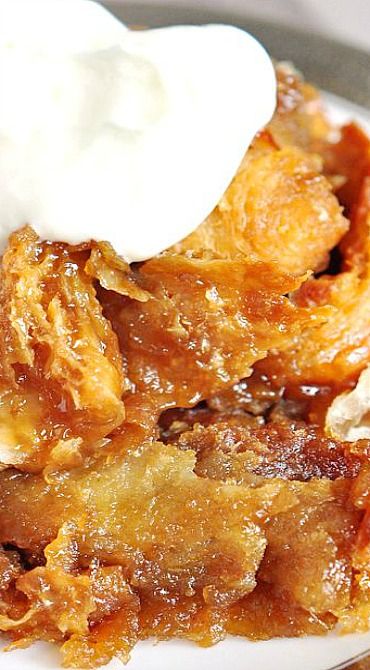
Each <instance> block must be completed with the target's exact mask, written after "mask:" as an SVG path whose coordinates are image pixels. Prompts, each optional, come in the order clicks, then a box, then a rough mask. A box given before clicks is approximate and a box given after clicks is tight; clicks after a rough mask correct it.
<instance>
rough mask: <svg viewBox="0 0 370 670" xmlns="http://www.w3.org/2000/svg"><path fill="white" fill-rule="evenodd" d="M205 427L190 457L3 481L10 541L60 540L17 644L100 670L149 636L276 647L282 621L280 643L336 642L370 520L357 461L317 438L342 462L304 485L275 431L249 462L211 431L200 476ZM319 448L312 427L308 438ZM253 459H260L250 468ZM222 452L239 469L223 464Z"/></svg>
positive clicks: (137, 458) (186, 448)
mask: <svg viewBox="0 0 370 670" xmlns="http://www.w3.org/2000/svg"><path fill="white" fill-rule="evenodd" d="M211 428H212V431H213V435H212V432H211ZM275 429H276V430H278V428H277V427H275ZM197 430H199V429H196V428H195V429H194V432H195V435H193V436H192V438H191V434H189V433H188V434H186V433H184V436H183V437H184V438H185V439H186V440H187V444H186V445H185V443H184V441H182V443H181V444H180V443H179V446H181V449H179V448H178V447H175V446H169V445H167V446H165V445H163V444H160V443H154V444H147V445H143V446H142V447H141V448H140V449H139V450H136V451H133V452H132V453H128V454H127V455H126V456H120V457H118V456H117V457H115V458H112V459H110V460H109V461H99V460H98V461H96V462H95V463H94V464H91V465H87V466H85V467H83V468H79V469H74V470H72V471H70V472H69V473H66V472H64V473H60V474H59V473H55V474H54V475H49V476H48V481H45V480H44V478H43V477H42V476H41V475H33V474H23V473H16V471H14V470H11V469H9V470H7V471H5V472H3V473H2V474H1V476H0V492H1V498H0V529H1V536H0V540H1V541H3V542H5V543H12V544H13V545H16V546H18V547H22V549H23V550H24V549H28V550H33V549H34V547H37V546H39V547H40V546H45V544H46V543H47V542H49V545H48V546H47V548H46V550H45V557H46V564H45V565H44V566H41V567H36V568H34V569H32V570H29V571H28V572H26V573H25V574H22V575H21V576H19V577H18V579H17V581H16V585H17V591H18V592H20V593H21V594H24V595H25V596H26V597H27V601H26V602H25V603H24V607H23V612H22V615H21V616H20V612H19V605H17V603H16V602H15V604H14V608H13V607H12V602H11V603H10V605H8V606H7V607H6V609H5V611H4V610H3V611H4V614H3V616H1V617H0V625H1V627H2V629H3V630H6V631H7V632H8V634H9V635H10V636H11V638H12V639H13V640H14V641H18V642H19V643H22V644H23V643H24V641H26V640H28V641H29V640H31V639H35V638H38V639H39V638H43V639H52V640H57V641H59V642H64V646H63V653H64V654H65V658H66V661H67V662H68V663H73V664H76V663H77V662H78V664H79V667H91V666H93V665H94V664H98V663H102V662H105V661H106V660H109V658H110V657H111V656H112V655H113V654H114V653H116V652H119V653H120V654H121V656H122V657H125V655H126V654H127V653H128V651H129V648H130V645H132V644H133V643H134V641H135V639H136V638H137V637H138V636H140V637H145V636H146V635H149V634H153V633H154V634H157V635H159V636H160V637H166V636H171V635H172V634H179V635H183V636H188V637H190V638H191V639H194V640H196V641H197V642H199V643H200V644H203V645H207V644H211V643H213V642H215V641H217V639H218V638H219V637H220V635H221V637H222V635H224V634H225V633H226V632H227V631H233V632H238V631H239V632H242V631H243V634H244V635H247V636H249V637H252V638H254V639H261V638H267V637H269V636H270V635H271V623H270V622H269V616H268V612H271V611H273V612H274V613H275V616H276V617H277V620H276V621H274V623H273V631H274V634H280V635H284V634H285V633H287V634H295V633H296V632H298V631H299V632H300V633H303V632H306V633H307V632H316V633H320V632H321V633H323V632H325V631H326V630H328V629H329V628H330V627H332V626H333V625H334V623H335V621H336V620H337V618H338V617H339V616H340V614H339V613H342V612H343V613H344V614H346V615H348V611H349V608H350V607H351V606H352V603H351V600H350V599H351V570H352V568H351V551H352V548H353V545H354V542H355V537H356V532H357V531H358V528H359V524H360V522H361V518H362V512H361V511H359V510H356V508H355V507H354V505H353V502H352V501H351V498H350V492H351V486H352V480H351V477H353V476H354V472H355V471H357V468H358V465H359V464H358V463H357V462H356V459H354V461H353V462H352V461H351V460H350V459H349V460H348V466H347V463H346V461H345V457H344V453H343V450H344V445H341V444H336V443H334V442H333V441H332V442H331V444H329V441H327V444H325V440H324V438H323V437H322V438H320V437H318V436H316V439H318V440H319V442H320V440H321V447H320V448H321V449H322V451H323V452H325V451H327V452H328V451H331V452H332V465H331V466H330V467H331V470H330V475H331V476H332V477H333V480H330V479H329V478H327V477H325V476H324V477H322V478H321V479H318V478H317V477H316V476H314V477H313V478H311V479H308V480H307V481H298V480H297V479H295V478H294V476H295V472H296V471H297V457H296V453H294V450H292V449H291V452H290V453H291V454H292V455H291V458H290V460H291V466H290V467H288V468H283V469H282V470H280V472H279V475H278V476H273V473H272V472H271V471H270V470H269V464H268V463H267V459H266V454H268V452H269V451H271V452H274V450H275V440H272V442H271V445H272V446H271V447H270V443H269V439H270V438H271V434H272V431H271V432H267V431H265V432H263V431H262V429H261V431H262V432H260V434H259V440H256V439H255V440H254V441H253V440H249V441H248V442H247V444H244V445H241V444H240V440H239V444H238V448H239V450H240V451H237V450H236V449H235V448H234V447H233V446H232V444H231V442H230V440H229V441H228V442H226V441H225V440H224V433H225V426H224V425H223V424H214V425H213V426H211V427H209V428H205V429H203V431H204V432H205V433H206V434H207V432H208V436H209V437H208V439H207V440H206V441H207V444H206V446H205V445H204V439H205V438H204V436H203V446H202V447H199V449H200V451H199V452H198V454H197V458H198V459H199V460H198V464H197V465H196V466H195V454H194V451H193V447H194V441H195V442H197V443H198V445H199V444H200V443H201V442H202V439H200V438H199V439H198V438H197ZM296 430H297V432H298V429H296ZM215 431H217V433H218V434H219V437H220V439H219V440H217V439H216V441H215V435H214V433H215ZM241 432H243V426H242V427H241ZM300 432H301V435H300V441H299V438H296V439H298V444H299V445H300V447H301V451H302V453H303V454H304V450H305V449H304V446H303V447H302V434H303V435H304V432H305V431H304V428H303V427H301V429H300ZM284 434H285V433H284V430H282V433H281V435H280V439H281V451H283V447H284V444H283V442H284ZM311 437H312V430H309V429H307V435H306V438H305V439H306V440H307V441H308V442H309V441H310V438H311ZM116 439H119V438H116ZM287 439H288V442H289V437H288V438H287ZM290 439H292V436H290ZM263 442H264V444H263ZM303 442H304V439H303ZM323 445H324V446H323ZM287 446H288V443H287ZM244 447H245V448H246V450H245V451H243V448H244ZM288 448H289V446H288ZM248 451H249V455H250V456H253V453H254V454H255V462H254V463H253V458H250V463H249V465H248V458H246V457H247V455H248ZM261 453H262V454H263V455H262V458H261ZM217 455H219V456H221V457H222V456H224V457H227V458H228V459H229V466H230V467H228V468H227V469H225V467H224V462H222V463H221V462H220V463H219V464H217V463H216V461H217ZM242 455H243V456H244V457H245V458H244V462H243V466H244V468H243V469H242V468H240V462H241V461H240V457H241V456H242ZM304 457H307V455H306V454H304ZM274 458H276V456H275V454H274V453H273V454H272V459H274ZM286 460H287V461H289V456H286ZM298 460H299V459H298ZM336 460H338V465H337V467H336V466H335V465H334V463H335V461H336ZM359 460H360V459H359ZM256 463H257V467H258V463H259V466H261V467H260V469H259V471H258V474H256V471H255V467H256ZM323 463H324V465H323V469H322V472H321V474H328V472H327V471H325V468H326V470H328V466H327V465H325V457H324V458H323ZM194 468H195V472H194ZM308 468H309V466H308V467H306V470H305V472H306V476H308ZM288 471H289V472H290V476H291V479H290V480H288V479H285V478H284V475H285V474H286V473H287V472H288ZM298 471H299V467H298ZM313 474H314V475H317V474H318V471H317V470H315V471H314V472H313ZM343 474H345V475H346V476H347V477H348V478H347V479H346V478H343ZM266 475H267V477H266ZM298 476H299V475H298ZM10 501H11V505H10V504H9V503H10ZM31 528H32V534H31V533H30V529H31ZM54 538H56V539H54ZM287 565H289V566H290V569H289V570H288V571H287V569H286V566H287ZM256 582H257V583H258V587H257V590H256V591H255V590H254V589H255V586H256ZM45 594H47V597H46V596H45ZM279 594H280V595H279ZM249 595H251V600H249ZM138 596H139V598H140V606H139V600H138ZM259 602H260V603H261V609H260V610H259V611H258V616H257V619H256V621H254V619H251V613H252V612H253V608H254V607H256V603H259ZM279 603H280V604H279ZM184 608H185V614H181V611H182V610H183V609H184ZM186 611H188V612H189V611H190V612H192V613H193V614H192V616H191V619H190V620H189V617H188V616H187V615H186ZM288 613H289V614H288ZM344 614H343V615H344ZM289 617H290V619H291V623H290V624H289V625H288V624H287V620H288V619H289ZM313 617H314V620H313ZM166 620H167V628H165V629H163V628H162V626H163V624H164V621H166ZM217 621H219V622H220V623H221V628H220V627H217V634H215V633H213V632H212V630H213V628H212V625H213V626H215V623H216V622H217ZM181 622H182V623H181ZM212 622H213V624H212ZM180 624H181V625H180ZM181 627H182V630H181ZM118 630H121V632H122V637H120V636H119V635H118ZM89 664H90V665H89Z"/></svg>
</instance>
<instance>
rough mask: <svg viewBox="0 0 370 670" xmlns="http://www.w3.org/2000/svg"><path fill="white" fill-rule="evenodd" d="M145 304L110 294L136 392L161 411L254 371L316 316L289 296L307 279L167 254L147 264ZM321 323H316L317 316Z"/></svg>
mask: <svg viewBox="0 0 370 670" xmlns="http://www.w3.org/2000/svg"><path fill="white" fill-rule="evenodd" d="M136 276H137V281H138V283H139V285H140V286H141V287H142V288H144V289H145V290H146V291H147V292H149V293H150V294H151V296H152V297H151V299H150V300H148V301H147V302H144V303H139V302H138V301H132V300H126V301H125V302H124V303H122V301H118V303H117V299H116V297H115V296H113V297H111V295H110V294H109V295H107V294H105V295H104V296H103V297H102V301H103V305H104V307H105V313H106V314H107V316H108V318H109V319H110V321H111V323H112V325H113V328H114V330H115V332H116V333H117V335H118V339H119V343H120V348H121V351H122V352H123V354H124V356H125V358H126V360H127V373H128V376H129V378H130V380H131V381H132V382H133V383H134V388H135V394H141V395H142V396H145V397H148V396H149V397H151V398H152V399H154V402H155V403H156V404H157V407H158V408H159V409H161V408H165V407H170V406H180V407H187V406H191V405H194V404H195V403H197V402H199V401H200V400H201V399H203V398H207V397H209V396H210V395H212V394H214V393H217V392H218V391H219V390H222V389H224V388H228V387H229V386H231V385H232V384H233V383H235V382H237V381H239V380H240V379H241V378H243V377H245V376H248V375H249V374H250V372H251V366H252V365H253V363H255V361H257V360H259V359H260V358H263V357H264V356H265V355H266V352H267V350H268V349H272V348H274V349H281V348H283V347H286V346H288V345H289V344H290V342H291V341H292V339H293V340H294V338H295V337H296V336H297V335H298V334H299V333H300V332H301V329H302V327H304V325H305V324H306V323H307V322H308V321H309V320H310V318H311V317H310V313H309V310H300V309H297V308H296V307H295V306H294V305H292V303H291V301H290V300H289V299H288V298H286V297H284V293H288V292H289V291H292V290H294V288H296V287H297V286H299V285H300V284H301V282H302V278H300V279H296V278H293V277H291V276H289V275H284V274H282V273H280V271H279V270H278V269H277V267H276V266H271V265H267V264H264V263H259V262H250V261H243V260H240V261H230V260H206V259H190V258H185V257H183V256H162V257H159V258H156V259H153V260H150V261H148V262H146V263H143V264H142V265H141V267H140V268H139V270H138V271H137V275H136ZM315 322H316V321H315Z"/></svg>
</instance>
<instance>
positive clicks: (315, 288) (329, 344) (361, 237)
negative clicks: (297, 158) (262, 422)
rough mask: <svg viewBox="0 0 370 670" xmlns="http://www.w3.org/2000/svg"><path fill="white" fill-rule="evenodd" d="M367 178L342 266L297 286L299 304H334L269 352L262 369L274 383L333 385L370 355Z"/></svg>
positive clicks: (345, 378) (354, 375)
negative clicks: (283, 346) (289, 340)
mask: <svg viewBox="0 0 370 670" xmlns="http://www.w3.org/2000/svg"><path fill="white" fill-rule="evenodd" d="M369 226H370V181H369V178H368V177H366V178H365V179H364V180H363V182H362V185H361V188H360V190H359V199H358V201H357V202H356V205H355V206H353V208H352V221H351V229H350V231H349V233H348V235H346V236H345V238H344V239H343V241H342V244H341V252H342V258H343V265H344V271H343V272H340V273H339V274H337V275H334V276H330V275H323V276H321V277H319V278H316V279H315V278H313V279H309V280H308V281H307V282H305V284H303V286H302V287H301V288H300V289H299V290H298V291H297V293H296V295H295V300H296V303H297V305H299V306H301V307H310V308H311V309H312V308H315V307H317V308H322V307H323V306H324V305H326V306H328V305H330V306H332V307H333V310H332V312H331V313H328V318H327V320H326V322H325V323H323V324H321V325H319V327H318V328H315V329H312V330H311V329H310V328H308V329H306V331H305V332H303V333H302V335H301V336H300V338H299V342H298V343H295V344H293V345H292V346H291V347H289V348H288V349H287V350H286V351H284V352H283V353H282V354H281V355H280V353H278V354H276V355H274V356H272V357H268V358H267V359H266V361H264V362H263V363H262V364H261V366H260V372H264V373H266V374H268V375H270V376H274V379H275V380H276V382H277V384H278V385H280V384H284V385H286V384H288V385H289V384H293V385H294V384H299V383H300V384H302V383H305V384H329V385H330V384H332V385H338V386H339V387H340V385H343V386H345V385H346V383H347V384H348V382H351V381H352V380H356V379H357V377H358V375H359V373H360V372H361V370H362V369H363V368H364V367H365V366H366V365H367V364H368V362H369V360H370V314H369V309H368V305H369V301H370V253H369V252H370V247H369Z"/></svg>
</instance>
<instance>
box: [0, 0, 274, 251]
mask: <svg viewBox="0 0 370 670" xmlns="http://www.w3.org/2000/svg"><path fill="white" fill-rule="evenodd" d="M0 99H1V104H0V184H1V187H0V246H1V247H2V248H4V246H5V244H6V240H7V238H8V235H9V233H10V232H11V231H13V230H15V229H17V228H19V227H20V226H23V225H25V224H26V223H28V224H30V225H32V226H33V228H34V229H35V230H36V231H37V233H38V234H39V235H40V237H41V238H43V239H48V240H53V241H57V240H62V241H65V242H68V243H70V244H77V243H80V242H83V241H86V240H90V239H95V240H106V241H109V242H110V243H111V244H112V245H113V247H114V248H115V250H116V251H117V252H118V253H119V254H121V255H122V256H123V257H124V258H125V259H126V260H127V261H128V262H132V261H140V260H144V259H147V258H150V257H151V256H153V255H155V254H157V253H159V252H161V251H163V250H164V249H166V248H167V247H168V246H170V245H172V244H174V243H175V242H178V241H180V240H181V239H183V238H184V237H185V236H186V235H188V234H189V233H190V232H192V231H193V230H194V229H195V228H196V227H197V226H198V225H199V224H200V223H201V222H202V220H203V219H204V218H205V217H206V216H207V215H208V214H209V213H210V212H211V210H212V209H213V208H214V206H215V205H216V204H217V202H218V200H219V199H220V198H221V196H222V195H223V193H224V191H225V190H226V188H227V186H228V185H229V183H230V181H231V179H232V177H233V176H234V174H235V172H236V171H237V168H238V166H239V164H240V162H241V160H242V158H243V155H244V153H245V151H246V149H247V148H248V146H249V144H250V143H251V141H252V139H253V137H254V135H255V134H256V133H257V132H258V131H259V130H260V129H261V128H262V127H263V126H264V125H265V124H266V123H267V122H268V121H269V120H270V118H271V116H272V114H273V112H274V108H275V99H276V82H275V75H274V70H273V66H272V63H271V60H270V58H269V56H268V54H267V53H266V51H265V50H264V49H263V47H262V46H261V45H260V44H259V43H258V42H257V41H256V40H255V39H254V38H253V37H252V36H251V35H249V34H248V33H246V32H244V31H242V30H240V29H238V28H235V27H232V26H226V25H206V26H200V27H195V26H175V27H170V28H161V29H157V30H145V31H131V30H129V29H128V28H127V27H126V26H124V25H123V24H122V23H120V22H119V21H118V20H117V19H116V18H115V17H113V16H112V15H111V14H110V13H109V12H108V11H107V10H105V9H104V8H103V7H102V6H101V5H99V4H98V3H95V2H91V1H90V0H0Z"/></svg>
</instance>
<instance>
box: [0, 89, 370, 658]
mask: <svg viewBox="0 0 370 670" xmlns="http://www.w3.org/2000/svg"><path fill="white" fill-rule="evenodd" d="M324 97H325V100H326V103H327V105H328V108H329V109H330V114H331V116H332V118H333V119H334V120H335V121H336V122H338V123H345V122H346V121H348V120H349V119H355V120H357V121H358V122H359V123H360V124H361V125H362V126H363V127H364V128H365V129H366V130H367V131H368V132H369V133H370V113H369V112H368V111H367V110H365V109H362V108H361V107H358V106H357V105H354V104H353V103H351V102H348V101H346V100H344V99H342V98H339V97H337V96H334V95H332V94H329V93H328V94H324ZM369 652H370V632H369V633H365V634H363V635H346V636H340V635H337V634H336V633H331V634H330V635H327V636H325V637H306V638H292V639H281V640H269V641H268V642H250V641H248V640H245V639H242V638H232V637H229V638H227V639H226V640H225V641H223V642H221V643H219V644H218V645H216V646H215V647H212V648H210V649H200V648H199V647H196V646H195V645H193V644H191V643H188V642H183V641H179V640H174V641H171V642H161V643H159V644H155V643H153V642H151V641H147V642H140V643H139V644H138V645H137V646H136V647H135V649H134V650H133V652H132V656H131V661H130V663H129V666H128V670H174V669H175V670H193V669H194V670H226V669H227V668H228V667H229V666H230V665H232V670H334V669H335V670H340V668H344V667H345V666H346V665H348V663H350V662H351V661H354V660H359V659H360V658H363V657H364V656H366V654H367V653H369ZM60 660H61V659H60V655H59V652H58V650H57V649H56V648H55V647H52V646H51V645H48V644H41V643H38V644H35V645H33V646H32V647H30V648H29V649H24V650H19V651H14V652H11V653H9V654H8V653H7V654H3V655H0V670H19V669H20V668H21V669H22V670H60ZM106 667H107V670H119V669H122V664H121V663H120V662H119V661H112V663H110V664H109V666H106Z"/></svg>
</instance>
